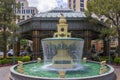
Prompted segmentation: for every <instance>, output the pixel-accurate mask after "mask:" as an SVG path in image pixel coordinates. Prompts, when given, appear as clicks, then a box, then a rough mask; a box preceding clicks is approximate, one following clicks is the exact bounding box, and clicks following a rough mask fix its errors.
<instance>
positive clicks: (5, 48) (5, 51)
mask: <svg viewBox="0 0 120 80" xmlns="http://www.w3.org/2000/svg"><path fill="white" fill-rule="evenodd" d="M3 39H4V55H3V58H6V57H7V37H6V27H3Z"/></svg>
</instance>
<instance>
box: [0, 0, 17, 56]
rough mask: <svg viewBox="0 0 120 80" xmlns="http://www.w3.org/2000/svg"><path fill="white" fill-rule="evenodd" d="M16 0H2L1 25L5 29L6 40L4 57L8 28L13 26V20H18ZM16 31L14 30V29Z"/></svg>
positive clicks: (0, 4)
mask: <svg viewBox="0 0 120 80" xmlns="http://www.w3.org/2000/svg"><path fill="white" fill-rule="evenodd" d="M16 5H17V3H16V0H9V1H8V0H0V26H1V28H2V29H3V40H4V47H3V48H4V58H6V53H7V38H8V37H7V35H6V33H7V29H9V30H11V29H12V27H13V24H12V21H15V20H16V15H15V10H16ZM12 31H14V30H12Z"/></svg>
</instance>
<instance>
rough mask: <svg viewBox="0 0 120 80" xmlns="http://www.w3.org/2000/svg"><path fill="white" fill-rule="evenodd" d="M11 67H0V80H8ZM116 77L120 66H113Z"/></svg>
mask: <svg viewBox="0 0 120 80" xmlns="http://www.w3.org/2000/svg"><path fill="white" fill-rule="evenodd" d="M10 67H11V66H6V67H0V80H9V71H10ZM113 67H114V69H115V73H116V75H117V80H120V66H113Z"/></svg>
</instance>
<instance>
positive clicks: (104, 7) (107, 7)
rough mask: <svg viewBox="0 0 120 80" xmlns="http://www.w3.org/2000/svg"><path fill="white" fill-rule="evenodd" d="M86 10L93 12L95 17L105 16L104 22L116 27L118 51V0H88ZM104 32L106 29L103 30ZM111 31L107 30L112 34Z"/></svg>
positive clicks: (119, 15)
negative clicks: (105, 20)
mask: <svg viewBox="0 0 120 80" xmlns="http://www.w3.org/2000/svg"><path fill="white" fill-rule="evenodd" d="M87 8H88V12H89V13H90V14H93V13H94V14H95V15H97V17H99V18H101V17H102V16H104V18H103V19H105V18H107V22H105V23H106V24H108V25H109V26H110V25H111V24H112V25H113V26H114V27H115V28H116V30H115V29H114V30H115V31H116V32H117V34H118V42H119V43H118V48H119V53H120V0H90V1H88V4H87ZM103 31H104V32H105V33H106V31H105V30H103ZM112 32H113V31H111V29H110V31H109V32H108V33H109V34H108V35H110V34H112Z"/></svg>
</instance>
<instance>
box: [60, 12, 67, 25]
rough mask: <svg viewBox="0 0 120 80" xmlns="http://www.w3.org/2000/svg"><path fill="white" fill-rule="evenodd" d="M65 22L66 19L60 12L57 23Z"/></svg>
mask: <svg viewBox="0 0 120 80" xmlns="http://www.w3.org/2000/svg"><path fill="white" fill-rule="evenodd" d="M65 23H67V21H66V19H65V17H64V15H63V13H61V17H60V19H59V24H65Z"/></svg>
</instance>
